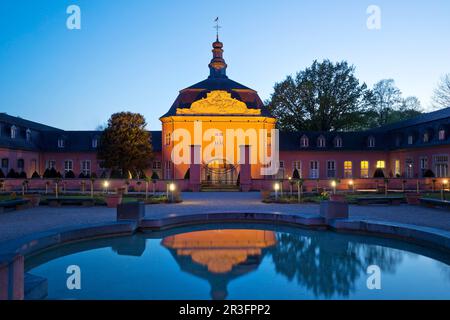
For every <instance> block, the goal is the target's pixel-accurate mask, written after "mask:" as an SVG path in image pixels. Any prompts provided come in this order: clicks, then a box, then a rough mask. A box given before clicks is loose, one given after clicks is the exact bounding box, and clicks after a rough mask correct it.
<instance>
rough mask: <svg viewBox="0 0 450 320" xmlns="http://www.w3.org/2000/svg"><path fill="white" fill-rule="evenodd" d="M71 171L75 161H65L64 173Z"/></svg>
mask: <svg viewBox="0 0 450 320" xmlns="http://www.w3.org/2000/svg"><path fill="white" fill-rule="evenodd" d="M69 171H73V161H72V160H66V161H64V173H67V172H69Z"/></svg>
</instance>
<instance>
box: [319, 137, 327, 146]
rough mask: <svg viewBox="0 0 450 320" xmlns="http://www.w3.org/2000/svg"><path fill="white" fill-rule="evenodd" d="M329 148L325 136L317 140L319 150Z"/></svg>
mask: <svg viewBox="0 0 450 320" xmlns="http://www.w3.org/2000/svg"><path fill="white" fill-rule="evenodd" d="M326 146H327V140H326V139H325V137H324V136H320V137H319V138H317V147H318V148H326Z"/></svg>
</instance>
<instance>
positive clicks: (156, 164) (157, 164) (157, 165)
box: [152, 161, 161, 170]
mask: <svg viewBox="0 0 450 320" xmlns="http://www.w3.org/2000/svg"><path fill="white" fill-rule="evenodd" d="M152 168H153V169H155V170H159V169H161V161H153V166H152Z"/></svg>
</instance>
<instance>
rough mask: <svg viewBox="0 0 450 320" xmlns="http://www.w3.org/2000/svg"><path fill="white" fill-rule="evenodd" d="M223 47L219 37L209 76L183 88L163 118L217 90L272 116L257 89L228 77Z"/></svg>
mask: <svg viewBox="0 0 450 320" xmlns="http://www.w3.org/2000/svg"><path fill="white" fill-rule="evenodd" d="M222 48H223V43H222V42H220V41H219V39H217V40H216V41H215V42H214V43H213V50H212V52H213V58H212V60H211V62H210V63H209V65H208V66H209V70H210V74H209V77H208V78H207V79H205V80H203V81H200V82H198V83H196V84H194V85H192V86H190V87H187V88H185V89H183V90H181V91H180V93H179V95H178V97H177V99H176V100H175V102H174V103H173V105H172V107H171V108H170V109H169V111H168V112H167V113H166V114H164V115H163V116H162V117H161V118H164V117H169V116H174V115H176V114H177V109H189V108H190V107H191V105H192V103H194V102H195V101H198V100H200V99H204V98H206V97H207V94H208V93H209V92H211V91H217V90H220V91H227V92H228V93H230V94H231V97H232V98H234V99H237V100H239V101H241V102H244V103H245V104H246V106H247V108H248V109H260V110H261V116H266V117H270V116H271V115H270V113H269V112H268V110H267V109H266V108H265V106H264V104H263V102H262V101H261V99H260V97H259V96H258V93H257V92H256V91H255V90H253V89H250V88H248V87H246V86H244V85H242V84H240V83H238V82H236V81H233V80H231V79H229V78H228V76H227V74H226V69H227V67H228V65H227V64H226V63H225V60H224V58H223V49H222Z"/></svg>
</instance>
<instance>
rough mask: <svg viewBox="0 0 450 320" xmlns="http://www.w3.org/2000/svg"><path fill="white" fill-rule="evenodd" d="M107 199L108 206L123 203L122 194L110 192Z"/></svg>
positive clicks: (112, 206)
mask: <svg viewBox="0 0 450 320" xmlns="http://www.w3.org/2000/svg"><path fill="white" fill-rule="evenodd" d="M105 200H106V205H107V206H108V208H117V206H118V205H119V204H121V203H122V195H121V194H108V195H107V196H106V199H105Z"/></svg>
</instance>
